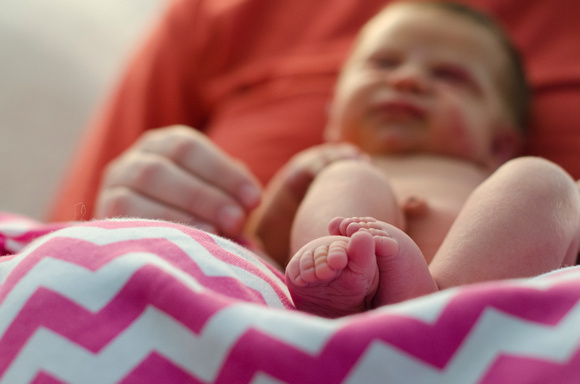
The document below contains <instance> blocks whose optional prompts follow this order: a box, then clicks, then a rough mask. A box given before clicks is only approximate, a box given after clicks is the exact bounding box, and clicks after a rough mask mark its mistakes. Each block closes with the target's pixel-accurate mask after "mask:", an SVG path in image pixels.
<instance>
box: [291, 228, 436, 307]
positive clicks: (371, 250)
mask: <svg viewBox="0 0 580 384" xmlns="http://www.w3.org/2000/svg"><path fill="white" fill-rule="evenodd" d="M328 229H329V232H330V234H331V235H332V236H326V237H321V238H319V239H316V240H313V241H312V242H310V243H308V244H306V245H305V246H304V247H302V249H301V250H300V251H298V252H297V253H296V255H294V257H293V258H292V259H291V260H290V263H289V264H288V267H287V269H286V281H287V284H288V288H289V290H290V293H291V294H292V298H293V300H294V304H295V305H296V308H298V309H300V310H303V311H306V312H310V313H314V314H318V315H321V316H325V317H338V316H345V315H349V314H353V313H358V312H362V311H364V310H366V309H370V308H375V307H378V306H381V305H385V304H389V303H394V302H398V301H402V300H406V299H410V298H413V297H416V296H419V295H423V294H427V293H431V292H433V291H435V290H436V286H435V283H434V281H433V279H432V278H431V275H430V274H429V270H428V267H427V263H426V262H425V259H424V258H423V255H422V254H421V252H420V251H419V248H418V247H417V246H416V245H415V243H414V242H413V241H412V240H410V239H409V238H408V236H407V235H406V234H404V233H403V232H402V231H400V230H399V229H397V228H396V227H393V226H391V225H389V224H386V223H383V222H380V221H377V220H374V219H372V218H350V219H343V218H340V217H339V218H335V219H333V220H332V221H331V222H330V224H329V228H328Z"/></svg>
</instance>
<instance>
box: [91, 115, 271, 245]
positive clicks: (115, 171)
mask: <svg viewBox="0 0 580 384" xmlns="http://www.w3.org/2000/svg"><path fill="white" fill-rule="evenodd" d="M260 197H261V190H260V187H259V182H258V181H257V180H256V178H255V177H254V176H253V175H252V174H251V173H250V172H249V171H248V169H247V168H246V167H245V166H244V165H243V164H242V163H240V162H239V161H236V160H234V159H232V158H230V157H229V156H228V155H227V154H225V153H224V152H222V151H221V150H220V149H219V148H217V147H216V146H215V145H214V144H213V143H212V142H211V141H210V140H209V139H208V138H207V137H206V136H205V135H204V134H202V133H201V132H199V131H196V130H194V129H191V128H188V127H184V126H173V127H168V128H162V129H156V130H152V131H149V132H147V133H145V134H144V135H143V136H142V137H141V138H140V139H139V140H138V141H137V142H136V143H135V144H134V145H133V146H132V147H131V148H129V149H128V150H127V151H126V152H125V153H124V154H123V155H121V156H120V157H119V158H117V159H115V160H114V161H113V162H111V163H110V164H109V165H108V166H107V168H106V169H105V173H104V177H103V181H102V183H101V190H100V193H99V197H98V199H97V207H96V216H97V217H100V218H103V217H114V216H133V217H143V218H152V219H163V220H170V221H177V222H182V223H187V224H191V225H195V226H197V227H199V228H201V229H204V230H206V231H209V232H214V233H221V234H224V235H227V236H237V235H239V234H240V233H241V231H242V229H243V227H244V224H245V220H246V218H247V216H248V213H249V212H250V211H251V210H252V209H253V208H255V207H256V206H257V205H258V204H259V202H260Z"/></svg>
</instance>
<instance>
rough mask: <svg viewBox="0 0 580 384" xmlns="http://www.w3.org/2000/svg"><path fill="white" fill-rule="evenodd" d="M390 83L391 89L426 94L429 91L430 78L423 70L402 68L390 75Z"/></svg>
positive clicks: (413, 67) (411, 67)
mask: <svg viewBox="0 0 580 384" xmlns="http://www.w3.org/2000/svg"><path fill="white" fill-rule="evenodd" d="M389 83H390V85H391V87H393V88H395V89H397V90H399V91H402V92H411V93H424V92H427V91H428V90H429V78H428V76H427V75H426V74H425V73H424V71H423V70H422V69H421V68H417V67H415V66H411V65H409V66H402V67H400V68H398V69H397V70H396V71H394V72H392V73H390V75H389Z"/></svg>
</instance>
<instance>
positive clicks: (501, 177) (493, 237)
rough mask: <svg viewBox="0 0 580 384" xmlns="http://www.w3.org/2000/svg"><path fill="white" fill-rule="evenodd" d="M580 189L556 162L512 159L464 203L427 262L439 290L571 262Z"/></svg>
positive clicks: (575, 244) (578, 223)
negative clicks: (435, 252)
mask: <svg viewBox="0 0 580 384" xmlns="http://www.w3.org/2000/svg"><path fill="white" fill-rule="evenodd" d="M579 228H580V193H579V192H578V188H577V186H576V185H575V183H574V181H573V180H572V179H571V178H570V176H569V175H568V174H567V173H566V172H564V171H563V170H562V169H561V168H560V167H558V166H556V165H555V164H553V163H551V162H548V161H546V160H542V159H538V158H530V157H528V158H520V159H516V160H512V161H510V162H508V163H507V164H505V165H504V166H502V167H501V168H500V169H498V170H497V171H496V172H495V173H494V174H493V175H492V176H490V177H489V178H488V180H486V181H485V182H484V183H483V184H482V185H481V186H480V187H478V188H477V189H476V190H475V191H474V192H473V193H472V195H471V196H470V197H469V199H468V200H467V202H466V204H465V206H464V208H463V210H462V211H461V213H460V214H459V216H458V217H457V220H456V221H455V223H454V224H453V226H452V227H451V229H450V231H449V233H448V235H447V237H446V238H445V240H444V242H443V244H442V245H441V247H440V249H439V250H438V252H437V254H436V255H435V257H434V259H433V261H432V262H431V264H430V267H429V268H430V270H431V273H432V275H433V277H434V278H435V280H436V281H437V283H438V285H439V287H440V288H447V287H452V286H457V285H463V284H467V283H473V282H478V281H488V280H498V279H504V278H518V277H530V276H535V275H538V274H541V273H544V272H548V271H551V270H553V269H556V268H559V267H561V266H565V265H573V264H575V262H576V256H577V254H578V248H579V244H580V241H579V238H580V229H579Z"/></svg>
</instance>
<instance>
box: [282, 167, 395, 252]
mask: <svg viewBox="0 0 580 384" xmlns="http://www.w3.org/2000/svg"><path fill="white" fill-rule="evenodd" d="M337 216H340V217H364V216H372V217H374V218H376V219H378V220H381V221H383V222H386V223H389V224H392V225H394V226H396V227H398V228H403V227H404V218H403V214H402V212H401V209H400V207H399V205H398V202H397V199H396V196H395V194H394V192H393V190H392V188H391V185H390V182H389V180H388V179H387V178H386V176H385V175H384V174H383V173H382V172H381V171H380V170H379V169H377V168H376V167H375V166H373V165H372V164H369V163H367V162H363V161H340V162H336V163H333V164H332V165H330V166H328V167H327V168H325V169H324V170H323V171H321V172H320V173H319V174H318V175H317V176H316V179H315V180H314V181H313V182H312V184H311V185H310V188H309V190H308V192H307V194H306V196H305V197H304V199H303V201H302V203H301V204H300V207H299V209H298V211H297V213H296V216H295V218H294V224H293V227H292V234H291V246H290V255H293V254H295V253H296V252H298V250H299V249H300V248H302V246H304V245H305V244H307V243H309V242H310V241H312V240H315V239H318V238H320V237H323V236H326V235H328V223H329V222H330V221H331V220H332V219H333V218H335V217H337Z"/></svg>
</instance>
